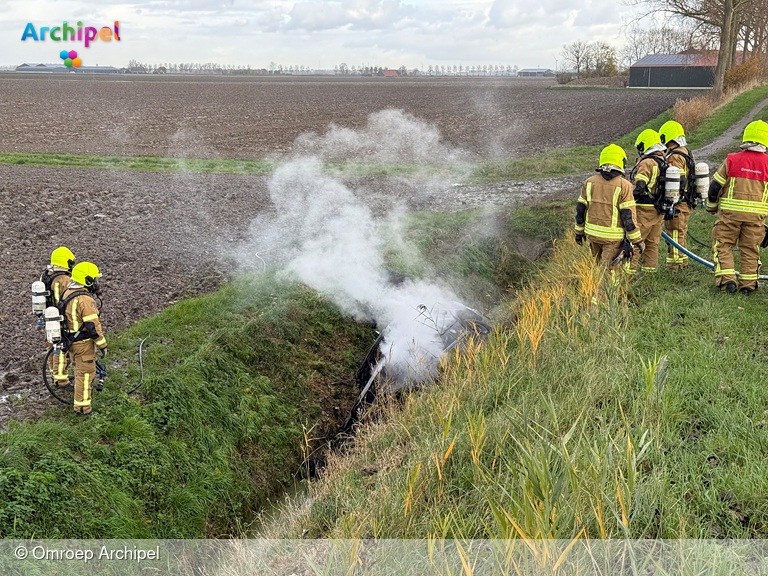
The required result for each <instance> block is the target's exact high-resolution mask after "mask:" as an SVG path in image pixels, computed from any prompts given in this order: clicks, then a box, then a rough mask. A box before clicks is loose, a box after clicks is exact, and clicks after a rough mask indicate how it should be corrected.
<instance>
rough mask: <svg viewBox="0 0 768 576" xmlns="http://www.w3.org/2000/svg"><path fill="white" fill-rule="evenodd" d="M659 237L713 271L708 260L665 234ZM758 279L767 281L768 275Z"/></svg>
mask: <svg viewBox="0 0 768 576" xmlns="http://www.w3.org/2000/svg"><path fill="white" fill-rule="evenodd" d="M661 237H662V238H664V240H665V241H666V243H667V244H669V245H670V246H673V247H675V248H677V249H678V250H679V251H680V252H682V253H683V254H685V255H686V256H688V257H689V258H691V259H692V260H694V261H696V262H698V263H699V264H703V265H704V266H706V267H707V268H709V269H710V270H714V269H715V265H714V264H713V263H712V262H710V261H709V260H704V258H702V257H701V256H697V255H696V254H694V253H693V252H691V251H690V250H688V249H687V248H683V247H682V246H680V244H678V243H677V242H675V241H674V240H672V238H670V237H669V235H668V234H667V233H666V232H662V233H661ZM738 275H739V273H738V272H736V276H738ZM758 279H760V280H768V275H766V274H761V275H760V276H758Z"/></svg>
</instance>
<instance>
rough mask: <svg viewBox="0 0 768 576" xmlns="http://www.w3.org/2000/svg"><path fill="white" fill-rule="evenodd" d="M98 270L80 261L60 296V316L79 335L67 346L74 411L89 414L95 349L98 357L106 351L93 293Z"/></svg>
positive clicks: (104, 354) (96, 291)
mask: <svg viewBox="0 0 768 576" xmlns="http://www.w3.org/2000/svg"><path fill="white" fill-rule="evenodd" d="M100 276H101V274H100V273H99V269H98V268H97V267H96V265H95V264H91V263H90V262H81V263H80V264H78V265H77V266H75V267H74V268H73V269H72V282H70V284H69V286H68V289H67V291H66V292H65V293H64V297H63V298H62V307H63V308H64V309H63V316H64V317H65V320H66V323H67V328H68V329H69V331H70V332H71V333H73V334H78V333H79V336H78V337H77V338H76V339H75V341H74V342H73V343H72V345H71V346H70V348H69V356H70V358H71V359H72V362H73V363H74V365H75V412H76V413H78V414H80V415H88V414H90V413H91V391H92V386H93V380H94V378H95V377H96V349H97V348H98V349H99V351H100V352H101V357H102V358H103V357H104V356H106V353H107V339H106V338H105V337H104V332H103V330H102V328H101V322H100V321H99V310H98V307H97V306H96V301H95V300H94V298H93V294H98V293H99V292H100V291H101V289H100V287H99V280H98V279H99V277H100Z"/></svg>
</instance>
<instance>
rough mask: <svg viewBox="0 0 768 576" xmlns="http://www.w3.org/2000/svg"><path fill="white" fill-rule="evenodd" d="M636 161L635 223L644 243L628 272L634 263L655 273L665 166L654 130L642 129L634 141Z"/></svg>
mask: <svg viewBox="0 0 768 576" xmlns="http://www.w3.org/2000/svg"><path fill="white" fill-rule="evenodd" d="M635 147H636V148H637V152H638V154H640V161H639V162H638V164H637V166H636V167H635V170H633V172H634V181H633V183H634V185H635V188H634V190H633V194H634V197H635V203H636V204H637V206H636V209H635V210H636V212H637V225H638V226H639V227H640V234H641V235H642V237H643V241H644V242H645V250H644V251H643V253H642V256H641V255H640V254H639V253H638V252H635V254H634V255H633V256H632V260H631V262H630V265H629V273H630V274H635V273H636V272H637V268H638V264H640V265H641V266H642V269H643V270H646V271H648V272H655V271H656V266H657V265H658V263H659V242H660V241H661V227H662V223H663V222H664V215H663V213H662V210H661V208H660V204H659V203H660V200H661V198H662V197H663V190H662V189H661V186H660V180H661V175H662V174H661V173H662V167H663V166H665V165H666V161H665V160H664V150H665V149H666V147H665V146H664V144H662V143H661V137H660V136H659V133H658V132H656V131H655V130H643V131H642V132H641V133H640V135H639V136H638V137H637V140H636V142H635Z"/></svg>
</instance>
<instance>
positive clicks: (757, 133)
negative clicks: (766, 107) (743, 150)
mask: <svg viewBox="0 0 768 576" xmlns="http://www.w3.org/2000/svg"><path fill="white" fill-rule="evenodd" d="M744 142H756V143H757V144H762V145H763V146H766V147H768V124H766V123H765V122H763V121H762V120H756V121H754V122H751V123H750V124H748V125H747V127H746V128H745V129H744Z"/></svg>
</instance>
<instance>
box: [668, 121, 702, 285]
mask: <svg viewBox="0 0 768 576" xmlns="http://www.w3.org/2000/svg"><path fill="white" fill-rule="evenodd" d="M659 136H660V137H661V143H662V144H664V145H666V147H667V160H668V161H669V165H670V166H676V167H677V168H679V169H680V176H681V180H682V182H683V185H682V190H681V194H680V203H679V204H676V205H675V207H674V215H673V216H672V218H670V219H667V220H664V228H665V230H666V232H667V234H669V236H670V237H671V238H672V240H674V241H675V242H677V243H678V244H680V246H682V247H683V248H687V246H688V245H687V243H686V235H687V234H688V220H690V218H691V211H692V210H693V208H694V207H695V206H696V199H695V198H694V196H693V194H692V193H693V191H694V188H693V185H692V183H693V181H694V180H693V177H694V173H695V167H696V162H695V160H694V158H693V153H692V152H691V151H690V150H688V148H687V147H686V144H687V142H686V141H685V131H684V130H683V127H682V126H681V125H680V124H679V123H678V122H675V121H674V120H670V121H669V122H665V123H664V125H662V127H661V128H660V129H659ZM687 265H688V256H686V255H685V254H684V253H682V252H680V251H679V250H678V249H677V248H675V247H674V246H672V245H671V244H670V245H669V251H668V253H667V268H669V269H670V270H679V269H680V268H684V267H686V266H687Z"/></svg>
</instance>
